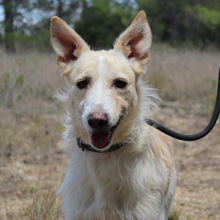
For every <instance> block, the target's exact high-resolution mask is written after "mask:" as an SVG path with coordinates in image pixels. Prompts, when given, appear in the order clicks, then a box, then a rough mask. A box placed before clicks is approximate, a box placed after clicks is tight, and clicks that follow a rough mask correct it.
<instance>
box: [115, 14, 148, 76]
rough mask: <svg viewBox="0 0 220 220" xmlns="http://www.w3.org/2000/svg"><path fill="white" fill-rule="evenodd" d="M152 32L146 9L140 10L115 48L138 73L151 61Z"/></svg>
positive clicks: (117, 41)
mask: <svg viewBox="0 0 220 220" xmlns="http://www.w3.org/2000/svg"><path fill="white" fill-rule="evenodd" d="M151 42H152V33H151V29H150V26H149V24H148V21H147V17H146V14H145V12H144V11H140V12H139V13H138V15H137V17H136V18H135V19H134V21H133V22H132V23H131V25H130V26H129V27H128V28H127V29H126V30H125V31H124V32H123V33H122V34H121V35H120V36H119V38H118V39H117V40H116V42H115V44H114V49H115V50H117V51H119V52H121V53H123V54H124V55H125V57H126V58H127V59H129V61H131V63H132V67H133V68H134V70H135V72H136V73H137V74H139V75H140V74H141V73H142V72H143V70H144V68H145V66H146V64H147V63H148V62H149V61H150V57H149V54H148V52H149V49H150V46H151Z"/></svg>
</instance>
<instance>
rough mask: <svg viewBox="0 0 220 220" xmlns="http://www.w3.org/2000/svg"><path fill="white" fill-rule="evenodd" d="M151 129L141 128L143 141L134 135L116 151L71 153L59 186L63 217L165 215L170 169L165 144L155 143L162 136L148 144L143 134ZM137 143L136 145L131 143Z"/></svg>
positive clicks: (131, 219) (128, 219) (112, 219)
mask: <svg viewBox="0 0 220 220" xmlns="http://www.w3.org/2000/svg"><path fill="white" fill-rule="evenodd" d="M155 132H156V131H154V130H148V128H147V127H146V128H145V134H148V135H145V136H143V137H142V138H143V139H144V140H145V144H144V145H143V143H142V142H143V140H141V139H139V140H136V143H133V144H129V145H127V146H126V147H125V148H122V149H120V150H118V151H117V152H112V153H107V154H106V153H103V154H96V153H93V152H86V153H85V152H82V151H81V150H80V149H78V150H77V151H76V152H74V153H73V157H72V160H71V165H70V167H69V170H68V173H67V175H66V177H65V180H64V182H63V184H62V186H61V187H60V192H61V193H62V194H63V195H64V201H65V203H64V206H63V210H64V212H65V213H66V219H67V220H72V219H74V220H78V219H81V220H82V219H88V220H89V219H91V220H94V219H97V220H105V219H107V220H119V219H123V220H136V219H137V220H146V219H148V220H154V219H155V220H159V219H161V220H162V219H165V218H166V217H165V216H166V215H167V214H168V213H167V214H166V211H165V208H164V207H168V208H169V206H170V202H171V200H172V197H173V191H174V190H175V168H174V167H173V162H172V161H170V160H169V157H171V154H170V152H169V151H168V150H167V146H165V145H164V146H161V145H158V144H160V142H161V141H162V138H163V137H162V136H161V139H158V137H157V139H158V140H155V141H156V142H154V141H153V143H154V144H152V140H151V139H149V137H151V138H152V136H153V135H154V133H155ZM147 136H148V139H146V138H147ZM146 140H149V141H146ZM138 144H141V149H140V148H139V147H138V146H134V145H138ZM134 149H135V150H134ZM166 151H167V152H166ZM158 155H161V156H160V158H158ZM160 216H162V217H160Z"/></svg>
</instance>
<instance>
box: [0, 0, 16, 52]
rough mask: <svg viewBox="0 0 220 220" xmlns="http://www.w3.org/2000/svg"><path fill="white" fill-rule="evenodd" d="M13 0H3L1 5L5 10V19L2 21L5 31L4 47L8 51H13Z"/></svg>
mask: <svg viewBox="0 0 220 220" xmlns="http://www.w3.org/2000/svg"><path fill="white" fill-rule="evenodd" d="M12 1H13V0H3V7H4V10H5V21H4V31H5V47H6V51H7V52H8V53H15V42H14V33H13V31H14V26H13V21H14V10H13V2H12Z"/></svg>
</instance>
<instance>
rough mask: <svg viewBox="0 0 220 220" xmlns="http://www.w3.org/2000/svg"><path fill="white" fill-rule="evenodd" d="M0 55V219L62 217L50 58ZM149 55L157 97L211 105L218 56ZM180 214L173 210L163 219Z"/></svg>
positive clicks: (55, 79) (62, 160)
mask: <svg viewBox="0 0 220 220" xmlns="http://www.w3.org/2000/svg"><path fill="white" fill-rule="evenodd" d="M0 57H1V59H0V67H1V68H0V126H1V127H0V194H1V197H0V219H1V220H11V219H27V220H35V219H36V220H39V219H42V220H44V219H45V220H49V219H50V220H59V219H62V216H61V214H60V205H61V204H60V198H58V197H57V196H56V195H55V192H56V189H57V186H58V185H59V183H60V182H61V180H62V177H63V175H64V173H65V167H66V165H67V164H68V158H66V156H65V155H64V154H63V153H62V151H61V150H60V142H59V138H60V134H61V131H62V129H63V128H62V126H61V125H60V121H61V119H62V113H60V109H59V107H58V106H57V105H55V104H54V102H53V98H52V96H53V94H54V93H55V90H56V88H59V87H60V86H62V84H63V80H62V79H61V77H60V74H59V69H58V67H57V65H56V57H55V55H54V54H39V53H38V52H34V51H33V52H29V53H21V54H16V55H10V56H9V55H7V54H5V53H1V54H0ZM151 57H152V61H151V63H150V66H149V69H148V74H147V75H146V76H145V78H146V80H147V81H148V82H149V83H150V84H152V85H153V86H154V87H156V88H157V89H158V92H159V94H160V96H162V98H163V99H165V100H172V101H177V100H179V103H182V104H181V105H180V108H181V106H182V107H183V106H184V105H191V103H192V101H193V102H203V103H205V104H206V105H208V106H210V105H211V104H212V102H210V99H214V97H215V81H216V80H217V72H218V68H219V64H220V63H219V61H220V52H217V51H211V50H207V51H200V50H191V51H189V50H185V49H183V50H176V49H172V48H169V47H159V46H155V47H154V48H153V49H152V52H151ZM209 110H210V108H209V107H207V111H206V113H207V112H209ZM61 112H63V110H62V111H61ZM39 176H40V178H39ZM180 215H181V212H179V211H178V210H173V211H172V212H171V215H170V218H169V220H177V219H180V218H179V216H180Z"/></svg>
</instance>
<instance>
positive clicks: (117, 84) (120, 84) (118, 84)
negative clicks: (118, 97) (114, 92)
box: [114, 79, 127, 89]
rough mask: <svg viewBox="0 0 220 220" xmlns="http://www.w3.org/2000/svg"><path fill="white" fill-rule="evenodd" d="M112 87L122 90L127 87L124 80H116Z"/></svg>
mask: <svg viewBox="0 0 220 220" xmlns="http://www.w3.org/2000/svg"><path fill="white" fill-rule="evenodd" d="M114 85H115V87H117V88H120V89H123V88H125V87H126V86H127V83H126V82H125V81H124V80H121V79H116V80H115V81H114Z"/></svg>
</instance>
